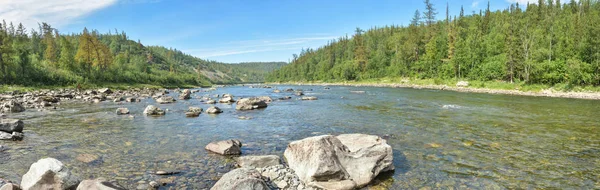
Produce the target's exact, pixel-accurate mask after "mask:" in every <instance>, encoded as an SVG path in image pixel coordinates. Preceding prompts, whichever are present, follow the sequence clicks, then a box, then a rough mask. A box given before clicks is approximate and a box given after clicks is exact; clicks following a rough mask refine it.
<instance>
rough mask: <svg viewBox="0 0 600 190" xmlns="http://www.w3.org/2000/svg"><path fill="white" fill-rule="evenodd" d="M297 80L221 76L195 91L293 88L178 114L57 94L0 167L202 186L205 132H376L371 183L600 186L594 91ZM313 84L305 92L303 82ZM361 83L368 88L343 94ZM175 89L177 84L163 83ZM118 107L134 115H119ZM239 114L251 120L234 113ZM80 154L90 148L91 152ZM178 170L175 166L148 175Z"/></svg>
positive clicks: (175, 108)
mask: <svg viewBox="0 0 600 190" xmlns="http://www.w3.org/2000/svg"><path fill="white" fill-rule="evenodd" d="M278 88H279V89H282V90H283V89H286V88H294V89H298V88H302V89H304V93H305V94H306V95H308V96H317V97H318V98H319V100H317V101H300V100H297V99H296V97H295V96H293V95H292V93H285V92H283V93H279V94H275V93H272V89H260V88H247V87H227V88H222V89H219V90H217V91H213V92H200V93H196V94H194V95H192V96H193V97H194V96H196V97H200V96H203V95H206V94H222V93H231V94H233V95H235V96H236V98H237V97H248V96H261V95H268V96H272V97H273V99H277V98H278V97H283V96H291V95H292V96H293V97H294V98H293V99H292V100H284V101H275V102H273V103H271V104H270V105H269V107H268V108H266V109H263V110H253V111H236V110H235V107H234V106H235V105H227V104H217V106H218V107H220V108H222V109H223V110H224V113H223V114H220V115H207V114H204V113H203V114H201V115H200V117H198V118H186V117H185V114H184V112H185V111H186V110H187V108H188V107H189V106H199V107H202V108H204V109H206V108H207V107H209V106H208V105H205V104H202V103H201V102H200V101H199V99H198V98H194V99H192V100H187V101H185V100H184V101H178V102H177V103H176V104H169V105H159V107H160V108H163V109H169V111H168V113H167V115H166V116H163V117H146V116H143V115H142V114H141V113H142V111H143V109H144V108H145V107H146V106H147V105H149V104H155V102H154V100H152V99H146V100H143V101H142V102H141V103H125V104H123V105H117V104H116V103H112V102H106V103H100V104H86V103H66V104H65V103H64V104H63V105H61V109H59V110H52V111H43V112H36V111H27V112H24V113H20V114H15V115H12V116H11V117H16V118H21V119H24V120H25V123H26V128H25V135H26V139H25V140H24V141H18V142H12V141H3V142H2V144H3V145H5V146H8V147H10V149H9V150H7V151H5V152H3V153H0V178H6V179H10V180H14V181H19V180H20V177H21V176H22V175H23V174H24V173H25V172H27V170H28V168H29V166H30V165H31V163H33V162H35V161H37V160H38V159H40V158H43V157H54V158H57V159H59V160H61V161H62V162H63V163H65V164H66V165H67V166H68V167H69V168H71V169H72V170H73V172H75V173H77V174H79V175H80V176H82V177H83V178H96V177H105V178H108V179H111V180H115V181H117V182H119V183H120V184H121V185H123V186H125V187H127V188H130V189H135V188H136V187H137V186H138V185H139V184H138V183H143V182H146V183H147V182H149V181H151V180H160V181H163V182H170V184H171V185H170V186H174V187H177V188H183V187H187V188H189V189H202V188H209V187H210V186H212V185H213V184H214V183H215V182H216V180H218V179H219V177H220V176H221V175H223V174H224V173H226V172H228V171H229V170H231V168H233V163H232V162H233V161H232V159H231V158H230V157H224V156H219V155H214V154H210V153H207V152H206V151H205V150H204V146H205V145H206V144H208V143H209V142H211V141H214V140H223V139H230V138H237V139H240V140H241V141H242V142H243V143H244V147H243V150H242V151H243V154H244V155H260V154H277V155H282V154H283V151H284V150H285V148H286V146H287V144H288V143H289V142H290V141H293V140H297V139H301V138H305V137H308V136H314V135H321V134H341V133H367V134H375V135H380V136H383V137H384V138H386V139H388V143H389V144H390V145H392V147H393V148H394V158H395V160H394V164H395V166H396V171H395V172H392V173H388V174H385V175H384V176H380V177H379V178H378V179H377V180H376V184H377V187H379V188H382V189H385V188H389V189H401V188H411V189H413V188H417V189H418V188H421V187H430V188H434V189H435V188H444V189H447V188H454V189H463V188H477V189H479V188H483V187H485V188H487V189H506V188H507V189H515V188H559V189H563V188H575V189H593V188H600V167H598V166H599V165H600V132H599V131H600V117H597V116H596V115H597V113H599V112H600V102H598V101H591V100H572V99H556V98H541V97H518V96H505V95H487V94H468V93H457V92H447V91H436V90H414V89H393V88H369V87H331V89H327V90H326V89H324V88H323V87H321V86H279V87H278ZM310 89H312V91H311V90H310ZM350 91H365V92H366V93H358V94H357V93H351V92H350ZM171 95H172V96H177V94H171ZM118 107H127V108H129V110H130V111H131V113H133V115H134V116H135V117H134V118H131V117H128V116H118V115H116V114H115V113H114V110H115V109H116V108H118ZM240 116H246V117H250V118H252V119H250V120H243V119H238V117H240ZM80 154H91V155H95V156H97V159H96V160H93V161H91V162H89V163H84V162H81V161H78V160H77V159H76V158H77V156H78V155H80ZM157 170H177V171H181V173H180V174H177V175H175V176H174V177H170V178H167V177H163V176H155V175H152V173H153V172H154V171H157Z"/></svg>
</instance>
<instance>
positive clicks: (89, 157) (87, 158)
mask: <svg viewBox="0 0 600 190" xmlns="http://www.w3.org/2000/svg"><path fill="white" fill-rule="evenodd" d="M75 159H77V160H78V161H80V162H83V163H86V164H88V163H92V162H95V161H97V160H99V159H100V156H98V155H95V154H79V155H77V157H76V158H75Z"/></svg>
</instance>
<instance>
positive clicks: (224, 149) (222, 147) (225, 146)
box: [205, 139, 242, 155]
mask: <svg viewBox="0 0 600 190" xmlns="http://www.w3.org/2000/svg"><path fill="white" fill-rule="evenodd" d="M241 148H242V143H241V142H240V141H239V140H236V139H232V140H226V141H218V142H211V143H209V144H208V145H206V147H205V149H206V150H209V151H211V152H214V153H217V154H221V155H239V154H241V153H242V149H241Z"/></svg>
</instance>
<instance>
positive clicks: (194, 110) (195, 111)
mask: <svg viewBox="0 0 600 190" xmlns="http://www.w3.org/2000/svg"><path fill="white" fill-rule="evenodd" d="M202 111H203V110H202V108H199V107H190V108H188V111H187V112H185V115H186V116H187V117H198V116H199V115H200V114H201V113H202Z"/></svg>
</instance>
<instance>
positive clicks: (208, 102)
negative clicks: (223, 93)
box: [206, 100, 217, 104]
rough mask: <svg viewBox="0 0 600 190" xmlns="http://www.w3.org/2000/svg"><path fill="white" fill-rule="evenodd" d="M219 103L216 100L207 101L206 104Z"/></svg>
mask: <svg viewBox="0 0 600 190" xmlns="http://www.w3.org/2000/svg"><path fill="white" fill-rule="evenodd" d="M216 103H217V101H216V100H207V101H206V104H216Z"/></svg>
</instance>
